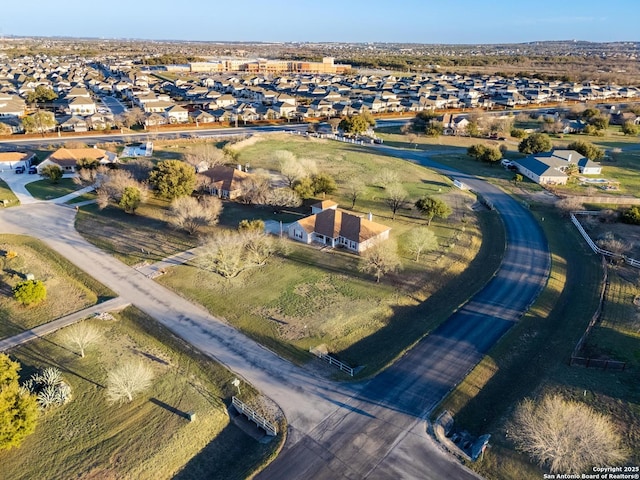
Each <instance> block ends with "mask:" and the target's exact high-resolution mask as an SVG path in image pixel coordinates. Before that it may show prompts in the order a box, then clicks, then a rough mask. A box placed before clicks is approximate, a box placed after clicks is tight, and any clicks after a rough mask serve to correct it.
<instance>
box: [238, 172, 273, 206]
mask: <svg viewBox="0 0 640 480" xmlns="http://www.w3.org/2000/svg"><path fill="white" fill-rule="evenodd" d="M240 190H241V193H240V198H241V199H242V201H243V202H244V203H247V204H250V205H251V204H254V205H264V204H265V203H267V198H268V196H269V192H270V191H271V179H270V178H269V174H268V173H267V172H265V171H256V172H255V173H254V174H253V175H251V176H250V177H247V178H246V179H245V180H244V181H243V182H242V185H241V187H240Z"/></svg>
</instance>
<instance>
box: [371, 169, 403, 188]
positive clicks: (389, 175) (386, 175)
mask: <svg viewBox="0 0 640 480" xmlns="http://www.w3.org/2000/svg"><path fill="white" fill-rule="evenodd" d="M373 183H374V185H377V186H379V187H382V188H387V187H388V186H389V185H391V184H394V183H398V174H397V173H396V172H395V171H394V170H390V169H388V168H384V169H382V170H380V173H378V175H377V176H376V178H375V179H374V181H373Z"/></svg>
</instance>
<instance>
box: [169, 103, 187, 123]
mask: <svg viewBox="0 0 640 480" xmlns="http://www.w3.org/2000/svg"><path fill="white" fill-rule="evenodd" d="M165 116H166V117H167V120H168V121H169V123H187V122H188V121H189V111H188V110H187V109H186V108H182V107H181V106H180V105H174V106H173V107H170V108H168V109H167V110H166V111H165Z"/></svg>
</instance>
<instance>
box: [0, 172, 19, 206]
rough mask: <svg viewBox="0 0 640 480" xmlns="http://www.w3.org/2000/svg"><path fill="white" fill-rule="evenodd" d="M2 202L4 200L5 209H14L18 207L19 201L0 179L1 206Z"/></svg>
mask: <svg viewBox="0 0 640 480" xmlns="http://www.w3.org/2000/svg"><path fill="white" fill-rule="evenodd" d="M2 200H6V201H7V203H6V205H4V206H6V207H15V206H16V205H20V200H18V197H16V195H15V193H13V190H11V189H10V188H9V185H7V182H5V181H4V180H2V179H0V205H2Z"/></svg>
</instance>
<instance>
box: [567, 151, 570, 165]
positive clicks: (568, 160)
mask: <svg viewBox="0 0 640 480" xmlns="http://www.w3.org/2000/svg"><path fill="white" fill-rule="evenodd" d="M567 162H569V163H571V153H570V154H569V158H568V159H567Z"/></svg>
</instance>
